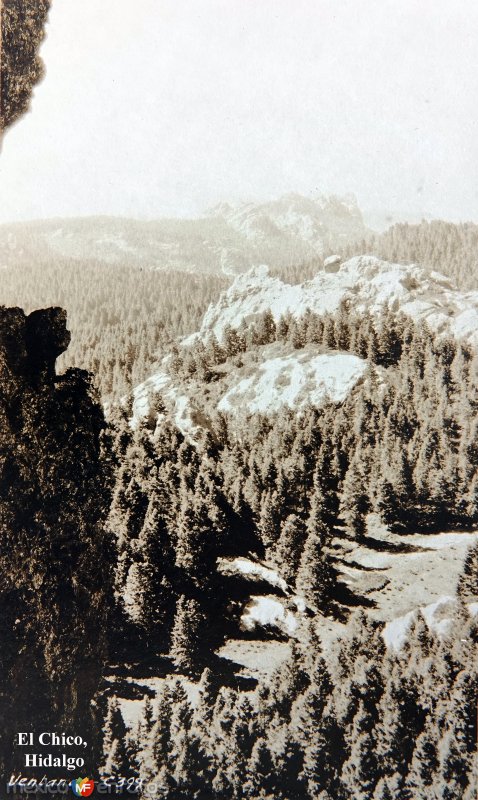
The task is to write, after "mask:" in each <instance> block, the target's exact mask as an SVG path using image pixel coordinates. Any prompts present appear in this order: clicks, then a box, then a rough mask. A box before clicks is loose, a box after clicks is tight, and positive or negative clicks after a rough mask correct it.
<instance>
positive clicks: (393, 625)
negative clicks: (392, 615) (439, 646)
mask: <svg viewBox="0 0 478 800" xmlns="http://www.w3.org/2000/svg"><path fill="white" fill-rule="evenodd" d="M455 606H456V599H455V598H454V597H452V596H451V595H443V597H440V598H439V599H438V600H436V601H435V602H434V603H430V604H429V605H427V606H421V607H420V609H419V610H420V611H421V613H422V614H423V617H424V618H425V621H426V623H427V625H428V628H429V629H430V630H431V631H432V632H433V633H435V634H437V635H438V636H441V637H442V636H447V634H448V633H449V632H450V625H451V621H452V620H451V617H452V614H453V610H454V608H455ZM467 608H468V611H469V612H470V614H471V615H472V616H476V615H477V614H478V603H469V604H468V606H467ZM416 617H417V610H415V611H409V612H408V614H404V615H403V616H402V617H397V618H396V619H393V620H391V621H390V622H387V624H386V625H385V626H384V628H383V631H382V635H383V638H384V641H385V644H386V645H387V647H391V648H393V649H394V650H400V649H401V648H402V647H403V645H404V644H405V642H406V640H407V637H408V633H409V631H410V628H411V626H412V624H413V622H414V620H415V619H416Z"/></svg>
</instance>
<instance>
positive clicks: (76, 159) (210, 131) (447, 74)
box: [0, 0, 478, 221]
mask: <svg viewBox="0 0 478 800" xmlns="http://www.w3.org/2000/svg"><path fill="white" fill-rule="evenodd" d="M477 42H478V3H477V2H476V0H134V1H132V0H52V11H51V14H50V22H49V25H48V38H47V40H46V42H45V43H44V45H43V48H42V56H43V58H44V60H45V62H46V70H47V74H46V78H45V80H44V81H43V83H42V84H41V85H40V86H39V87H38V88H37V89H36V92H35V97H34V100H33V103H32V111H31V113H30V114H29V115H28V116H26V117H24V118H23V119H22V120H20V122H19V123H18V124H17V125H15V126H14V127H13V128H12V129H11V130H10V131H9V132H8V133H7V134H6V136H5V138H4V142H3V148H2V153H1V155H0V221H8V220H14V219H30V218H39V217H51V216H75V215H82V216H85V215H91V214H115V215H116V214H118V215H127V216H134V217H160V216H189V215H196V214H198V213H200V212H201V211H202V210H204V209H205V208H207V207H209V206H211V205H213V204H215V203H217V202H219V201H222V200H232V201H236V200H241V199H247V200H249V199H253V200H262V199H269V198H273V197H276V196H279V195H280V194H284V193H286V192H290V191H296V192H300V193H303V194H306V195H309V196H314V195H315V194H319V193H322V192H325V193H337V194H341V193H345V192H354V193H355V194H356V195H357V197H358V200H359V203H360V205H361V207H363V208H364V209H374V210H375V209H377V210H378V209H385V210H400V211H405V212H418V213H421V212H427V213H429V214H432V215H434V216H439V217H444V218H448V219H454V220H459V219H463V220H464V219H472V220H475V221H478V46H477Z"/></svg>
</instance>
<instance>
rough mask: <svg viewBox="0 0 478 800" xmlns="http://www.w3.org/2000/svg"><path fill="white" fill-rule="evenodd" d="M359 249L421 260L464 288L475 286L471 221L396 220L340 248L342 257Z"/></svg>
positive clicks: (475, 241)
mask: <svg viewBox="0 0 478 800" xmlns="http://www.w3.org/2000/svg"><path fill="white" fill-rule="evenodd" d="M362 253H371V254H373V255H376V256H377V257H378V258H383V259H385V260H386V261H398V262H407V263H416V264H421V265H422V266H423V267H428V268H429V269H434V270H437V271H438V272H442V273H443V274H444V275H447V276H448V277H449V278H451V279H452V281H453V282H454V283H455V284H456V286H457V287H458V288H459V289H462V290H465V291H466V290H468V289H476V288H477V287H478V225H475V223H472V222H468V223H461V224H459V225H455V224H453V223H451V222H443V221H441V220H433V221H431V222H426V221H424V222H421V223H420V224H419V225H409V224H407V223H398V224H396V225H393V226H392V227H391V228H389V230H388V231H386V232H385V233H382V234H375V235H372V236H368V237H365V238H364V239H363V240H361V241H359V242H357V243H356V244H352V245H347V246H346V247H345V248H344V250H343V254H344V256H345V257H350V256H352V255H358V254H362Z"/></svg>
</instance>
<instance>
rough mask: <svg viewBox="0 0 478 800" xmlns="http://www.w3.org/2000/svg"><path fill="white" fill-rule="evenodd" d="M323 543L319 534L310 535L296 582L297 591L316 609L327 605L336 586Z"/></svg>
mask: <svg viewBox="0 0 478 800" xmlns="http://www.w3.org/2000/svg"><path fill="white" fill-rule="evenodd" d="M322 541H323V539H322V537H319V535H317V533H309V535H308V537H307V540H306V543H305V546H304V550H303V551H302V556H301V559H300V563H299V570H298V573H297V580H296V591H297V592H299V593H300V594H301V595H303V597H304V598H305V599H306V601H307V602H308V603H310V604H311V605H312V606H313V608H316V609H322V608H323V607H324V605H326V604H327V602H328V600H329V599H330V596H331V592H332V588H333V585H334V573H333V569H332V567H331V565H330V562H329V558H328V556H327V554H326V553H324V551H323V547H322Z"/></svg>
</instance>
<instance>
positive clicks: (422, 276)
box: [200, 256, 478, 346]
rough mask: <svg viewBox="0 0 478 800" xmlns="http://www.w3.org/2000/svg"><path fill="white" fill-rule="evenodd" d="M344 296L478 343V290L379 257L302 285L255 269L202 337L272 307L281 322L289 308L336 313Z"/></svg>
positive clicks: (212, 316) (211, 312) (206, 323)
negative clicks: (464, 289)
mask: <svg viewBox="0 0 478 800" xmlns="http://www.w3.org/2000/svg"><path fill="white" fill-rule="evenodd" d="M336 266H337V265H333V268H334V269H335V268H336ZM344 300H347V301H349V302H350V305H351V308H352V309H353V310H354V311H356V312H357V313H364V312H366V311H370V312H371V313H372V314H379V313H380V312H381V311H382V309H384V308H386V307H387V306H388V307H389V308H390V309H391V311H393V312H395V313H399V312H402V313H403V314H405V315H407V316H409V317H412V318H413V319H414V320H416V321H423V322H426V323H427V324H428V325H429V327H430V328H431V329H432V330H434V331H435V332H437V333H441V334H447V335H451V336H455V337H457V338H459V339H464V340H466V341H468V342H469V343H470V344H472V345H475V346H478V292H459V291H457V290H456V289H454V287H453V285H452V283H451V282H450V281H449V280H448V278H446V277H445V276H444V275H440V274H439V273H437V272H433V271H429V270H426V269H423V268H422V267H419V266H417V265H402V264H391V263H389V262H386V261H381V260H380V259H378V258H375V257H374V256H357V257H355V258H352V259H350V260H349V261H346V262H345V263H344V264H342V265H340V266H339V268H338V270H337V271H334V272H326V271H324V272H319V273H318V274H317V275H316V276H315V277H314V278H313V279H312V280H310V281H307V282H306V283H303V284H301V285H298V286H290V285H289V284H285V283H283V282H282V281H281V280H279V279H278V278H272V277H270V276H269V274H268V271H267V267H257V268H254V269H252V270H250V271H249V272H247V273H245V274H244V275H240V276H238V277H237V278H236V280H235V281H234V283H233V284H232V285H231V286H230V288H229V289H228V290H227V291H226V292H224V293H223V294H222V296H221V298H220V299H219V301H218V302H217V303H216V304H215V305H212V306H210V308H209V309H208V311H207V312H206V315H205V317H204V320H203V323H202V326H201V331H200V335H201V336H206V335H207V334H208V333H209V332H210V331H214V333H215V334H216V336H218V337H221V336H222V334H223V331H224V328H225V327H226V325H230V326H231V327H233V328H237V327H239V325H240V324H241V322H242V320H243V319H245V320H246V322H247V321H250V320H253V319H254V318H255V317H256V316H257V315H259V314H262V313H263V312H264V311H266V310H267V309H269V308H270V309H271V311H272V314H273V316H274V318H275V319H276V320H277V319H279V317H280V316H281V315H282V314H285V313H286V312H290V313H291V314H293V315H294V316H296V317H298V316H301V315H303V314H304V313H305V311H306V310H307V309H308V308H309V309H310V310H311V311H314V312H316V313H318V314H325V313H326V312H331V313H334V312H335V311H337V310H338V309H339V307H340V304H341V302H342V301H344Z"/></svg>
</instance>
